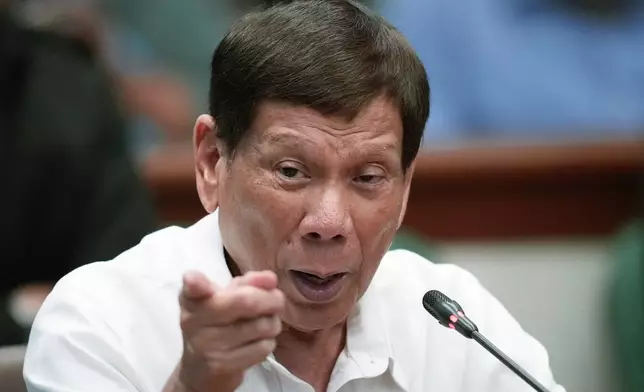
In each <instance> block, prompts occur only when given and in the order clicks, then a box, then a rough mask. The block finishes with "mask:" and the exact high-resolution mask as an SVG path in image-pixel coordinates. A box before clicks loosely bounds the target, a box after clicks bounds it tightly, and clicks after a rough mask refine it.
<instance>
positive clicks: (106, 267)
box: [25, 0, 562, 392]
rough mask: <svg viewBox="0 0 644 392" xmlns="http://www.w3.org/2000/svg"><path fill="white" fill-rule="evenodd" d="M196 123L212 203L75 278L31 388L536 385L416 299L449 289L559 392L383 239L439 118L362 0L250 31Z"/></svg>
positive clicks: (497, 391)
mask: <svg viewBox="0 0 644 392" xmlns="http://www.w3.org/2000/svg"><path fill="white" fill-rule="evenodd" d="M210 88H211V89H210V91H211V92H210V115H203V116H201V117H199V119H198V120H197V123H196V125H195V129H194V147H195V169H196V170H195V171H196V177H197V189H198V192H199V196H200V198H201V201H202V203H203V205H204V207H205V209H206V210H207V211H208V212H209V215H208V216H207V217H206V218H204V219H203V220H201V221H200V222H198V223H196V224H195V225H194V226H192V227H190V228H187V229H181V228H176V227H173V228H167V229H164V230H161V231H159V232H157V233H154V234H152V235H150V236H148V237H146V238H145V239H144V240H143V241H142V242H141V243H140V244H139V245H138V246H136V247H134V248H133V249H131V250H129V251H127V252H125V253H123V254H122V255H120V256H119V257H117V258H116V259H114V260H112V261H109V262H103V263H95V264H91V265H88V266H85V267H82V268H80V269H78V270H76V271H74V272H73V273H71V274H69V275H68V276H67V277H65V278H63V279H62V280H61V281H60V282H59V283H58V285H57V286H56V287H55V289H54V291H53V293H52V294H51V295H50V297H49V298H48V299H47V301H46V303H45V304H44V306H43V307H42V309H41V311H40V314H39V315H38V317H37V320H36V322H35V325H34V327H33V330H32V335H31V339H30V344H29V349H28V353H27V358H26V364H25V378H26V381H27V385H28V388H29V390H30V391H32V392H36V391H42V392H45V391H46V392H63V391H65V392H71V391H78V392H80V391H83V392H85V391H93V392H102V391H150V392H152V391H165V392H178V391H187V392H213V391H216V392H229V391H235V390H237V391H253V392H261V391H302V392H304V391H316V392H323V391H330V392H334V391H342V392H346V391H414V392H415V391H418V392H421V391H422V392H424V391H462V392H467V391H477V392H480V391H489V392H492V391H494V392H504V391H506V392H517V391H527V390H528V389H527V388H528V387H526V386H525V385H524V383H523V382H522V381H521V380H520V379H519V378H518V377H516V376H515V375H514V374H512V373H511V372H510V371H508V370H507V369H505V368H504V367H503V365H501V364H500V363H498V362H497V361H496V359H494V358H493V357H492V356H491V355H489V354H488V353H487V352H485V351H484V350H483V349H481V348H480V347H478V346H476V345H474V344H471V342H470V341H469V340H467V339H464V338H462V337H460V336H459V335H458V334H456V333H454V332H453V331H450V330H449V329H447V328H443V327H441V326H440V325H439V324H438V323H436V321H434V320H433V319H432V318H431V317H430V316H429V315H428V314H426V313H425V311H424V310H423V309H422V306H421V298H422V296H423V294H424V293H425V292H426V291H427V290H428V289H438V290H442V291H444V292H445V293H447V294H448V295H451V296H454V297H455V298H458V300H459V302H460V303H461V304H462V305H463V306H464V307H465V308H466V309H470V310H471V314H472V316H473V317H474V318H475V319H476V320H477V322H478V323H479V327H480V328H481V330H482V331H483V332H484V333H485V334H486V335H487V336H488V337H489V338H490V339H491V340H492V341H494V342H495V343H497V344H498V346H499V347H500V348H502V349H503V350H505V351H506V352H507V353H509V355H510V356H511V357H512V358H513V359H515V360H516V361H517V362H518V363H519V364H521V365H522V366H523V367H525V368H526V369H527V370H528V371H530V372H531V373H532V374H533V375H534V376H535V377H536V378H537V379H538V380H540V381H541V382H542V383H543V384H544V385H546V386H547V387H548V388H551V390H552V391H562V389H561V387H558V386H557V385H556V383H555V381H554V380H553V376H552V374H551V371H550V369H549V365H548V358H547V354H546V352H545V350H544V349H543V348H542V347H541V345H539V343H537V342H536V341H535V340H534V339H533V338H531V337H530V336H529V335H528V334H526V333H525V332H524V331H523V330H522V329H521V328H520V326H519V325H518V324H517V323H516V322H515V321H514V320H513V318H512V317H511V316H510V315H509V314H508V313H507V311H506V310H505V309H504V308H503V307H502V305H500V304H499V303H498V302H497V301H496V300H495V299H494V298H493V297H492V296H491V295H490V294H489V293H488V292H487V291H485V290H484V289H483V288H482V287H481V286H480V285H479V284H478V283H477V281H476V280H475V279H474V278H473V277H472V276H471V275H469V274H467V273H466V272H464V271H462V270H460V269H458V268H456V267H453V266H448V265H441V266H438V265H434V264H432V263H430V262H429V261H427V260H425V259H423V258H421V257H420V256H417V255H415V254H412V253H410V252H406V251H393V252H387V250H388V248H389V246H390V244H391V242H392V239H393V237H394V234H395V233H396V230H397V229H398V228H399V226H400V224H401V221H402V219H403V216H404V214H405V207H406V203H407V196H408V194H409V186H410V182H411V178H412V174H413V171H414V160H415V157H416V154H417V152H418V149H419V145H420V141H421V136H422V132H423V128H424V125H425V122H426V120H427V117H428V112H429V109H428V108H429V86H428V83H427V77H426V74H425V70H424V68H423V66H422V64H421V62H420V61H419V59H418V58H417V57H416V55H415V53H414V51H413V50H412V49H411V47H410V46H409V45H408V43H407V42H406V41H405V39H404V38H403V37H402V36H401V35H400V34H399V33H398V32H397V31H396V30H395V29H394V28H393V27H391V26H390V25H389V24H387V23H386V22H385V21H384V20H383V19H381V18H380V17H378V16H376V15H374V14H373V13H371V12H370V11H368V10H367V9H366V8H364V7H363V6H360V5H357V4H356V3H354V2H351V1H340V0H332V1H330V0H317V1H315V0H302V1H294V2H290V3H288V4H285V5H277V6H274V7H272V8H269V9H267V10H264V11H261V12H257V13H254V14H250V15H248V16H246V17H245V18H244V19H242V20H241V21H240V22H238V23H237V24H235V25H234V26H233V27H232V28H231V30H230V32H229V34H228V35H227V36H226V37H225V38H224V40H223V41H222V42H221V44H220V45H219V47H218V48H217V50H216V52H215V54H214V57H213V60H212V75H211V86H210Z"/></svg>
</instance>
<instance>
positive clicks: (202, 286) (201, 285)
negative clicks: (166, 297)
mask: <svg viewBox="0 0 644 392" xmlns="http://www.w3.org/2000/svg"><path fill="white" fill-rule="evenodd" d="M181 294H182V296H183V297H184V298H185V299H189V300H201V299H206V298H209V297H211V296H212V295H213V294H215V285H214V284H213V283H212V282H210V280H208V278H206V276H205V275H204V274H202V273H201V272H197V271H190V272H187V273H186V274H185V275H183V289H182V291H181Z"/></svg>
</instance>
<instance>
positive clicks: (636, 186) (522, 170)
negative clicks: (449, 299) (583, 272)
mask: <svg viewBox="0 0 644 392" xmlns="http://www.w3.org/2000/svg"><path fill="white" fill-rule="evenodd" d="M144 173H145V177H146V178H147V181H148V183H149V184H150V187H151V188H152V190H153V193H154V195H155V200H156V203H157V206H158V208H159V211H160V214H161V217H162V219H164V220H166V221H172V222H176V221H179V222H186V223H190V222H193V221H195V220H197V219H198V218H199V217H201V216H203V214H204V212H203V208H202V207H201V205H200V203H199V200H198V198H197V194H196V190H195V182H194V169H193V165H192V152H191V149H190V148H189V147H187V146H169V147H167V148H165V149H163V150H160V151H158V152H157V153H156V154H154V155H153V156H151V157H150V159H149V160H148V161H147V162H146V164H145V166H144ZM643 173H644V141H640V140H636V141H620V142H605V143H588V144H576V145H557V146H543V145H542V146H497V147H468V148H460V149H454V150H443V151H424V152H423V153H422V154H421V155H420V156H419V158H418V161H417V165H416V171H415V175H414V180H413V185H412V192H411V196H410V201H409V208H408V212H407V216H406V219H405V225H407V226H408V227H411V228H413V229H415V230H417V231H419V232H421V233H424V234H426V235H427V236H429V237H431V238H433V239H436V240H452V241H454V240H493V239H511V238H530V237H559V236H585V235H606V234H610V233H612V232H614V231H615V230H616V229H617V228H618V227H619V226H620V225H622V224H624V223H625V222H626V221H628V220H629V219H631V218H632V217H634V216H635V215H636V214H637V213H638V208H640V207H641V204H640V202H641V201H642V200H643V194H642V185H644V178H643Z"/></svg>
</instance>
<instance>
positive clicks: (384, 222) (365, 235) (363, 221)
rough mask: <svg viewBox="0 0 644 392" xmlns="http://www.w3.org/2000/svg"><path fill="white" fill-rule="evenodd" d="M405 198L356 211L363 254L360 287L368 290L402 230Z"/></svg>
mask: <svg viewBox="0 0 644 392" xmlns="http://www.w3.org/2000/svg"><path fill="white" fill-rule="evenodd" d="M401 209H402V196H398V195H395V197H394V196H393V195H392V196H391V197H389V198H387V199H386V200H378V201H371V202H364V201H363V203H361V205H360V207H359V208H358V209H357V210H356V211H355V212H354V226H355V229H356V234H357V237H358V240H359V241H360V246H361V248H362V253H363V264H362V266H361V270H362V271H361V278H360V279H361V282H360V285H361V287H363V288H366V286H368V284H369V283H370V281H371V278H373V274H374V273H375V271H376V270H377V268H378V266H379V265H380V260H381V259H382V257H383V256H384V254H385V253H386V252H387V250H388V249H389V246H390V245H391V243H392V241H393V239H394V236H395V235H396V232H397V228H398V218H399V216H400V211H401Z"/></svg>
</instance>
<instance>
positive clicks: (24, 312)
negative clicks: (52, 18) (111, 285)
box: [0, 6, 156, 345]
mask: <svg viewBox="0 0 644 392" xmlns="http://www.w3.org/2000/svg"><path fill="white" fill-rule="evenodd" d="M17 20H18V18H15V17H14V15H13V14H11V13H10V11H9V9H8V8H7V7H6V6H4V7H3V6H0V58H2V61H1V62H0V130H2V132H1V133H0V136H1V137H2V140H1V141H0V181H2V192H1V193H0V209H1V210H2V220H1V221H0V222H1V223H0V238H1V240H0V254H1V255H2V263H3V264H2V266H3V274H2V278H0V345H8V344H18V343H23V342H24V341H25V340H26V337H27V334H26V332H27V331H26V329H28V328H29V326H30V323H31V321H32V318H33V316H34V314H35V311H36V310H37V309H38V307H39V306H40V304H41V303H42V301H43V300H44V297H45V296H46V295H47V293H48V292H49V289H50V287H51V284H53V283H54V282H56V281H57V280H58V279H59V278H60V277H61V276H63V275H64V274H66V273H67V272H69V271H70V270H72V269H74V268H76V267H78V266H80V265H83V264H85V263H87V262H90V261H95V260H106V259H110V258H112V257H114V256H115V255H116V254H118V253H120V252H121V251H123V250H124V249H127V248H129V247H131V246H132V245H134V244H136V243H137V242H138V241H139V240H140V238H141V237H142V236H143V235H145V234H147V233H148V232H150V231H152V230H154V229H155V228H156V224H155V217H154V212H153V207H152V205H151V202H150V200H149V198H148V194H147V191H146V189H145V188H144V185H143V184H142V183H141V181H140V179H139V177H138V176H137V173H136V172H135V170H134V166H133V164H132V162H131V160H130V159H129V157H128V151H127V144H126V134H125V130H124V122H123V118H122V113H121V110H120V108H119V107H118V105H117V103H116V101H115V97H114V95H113V92H112V88H111V87H112V86H111V83H110V80H109V79H108V78H107V77H106V75H105V73H104V72H103V67H102V66H101V65H100V64H99V63H98V62H97V58H96V56H95V55H94V53H93V52H92V50H91V48H90V47H89V46H88V45H87V44H86V43H85V42H82V41H81V40H78V39H74V38H71V37H65V36H61V35H57V34H53V33H48V32H44V31H36V30H32V29H29V28H25V27H24V26H23V25H22V23H20V22H18V21H17Z"/></svg>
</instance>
